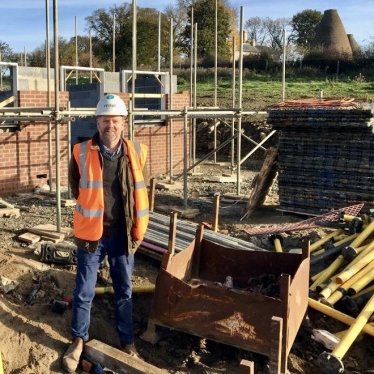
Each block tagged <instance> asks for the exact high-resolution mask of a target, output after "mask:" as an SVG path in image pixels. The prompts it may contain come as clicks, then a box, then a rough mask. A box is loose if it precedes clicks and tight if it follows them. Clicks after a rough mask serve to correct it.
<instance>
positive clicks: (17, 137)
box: [0, 91, 68, 197]
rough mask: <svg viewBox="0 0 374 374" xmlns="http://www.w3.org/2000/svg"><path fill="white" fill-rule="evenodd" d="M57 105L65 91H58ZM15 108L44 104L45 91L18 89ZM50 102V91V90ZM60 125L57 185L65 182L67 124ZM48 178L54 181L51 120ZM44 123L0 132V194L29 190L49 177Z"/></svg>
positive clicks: (65, 100)
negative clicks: (50, 172) (58, 181)
mask: <svg viewBox="0 0 374 374" xmlns="http://www.w3.org/2000/svg"><path fill="white" fill-rule="evenodd" d="M59 95H60V96H59V100H60V106H66V105H67V103H68V92H60V93H59ZM18 100H19V101H18V102H19V107H25V108H30V107H33V108H34V107H47V104H48V91H19V92H18ZM51 102H52V103H54V92H51ZM59 126H60V139H59V141H60V166H61V173H60V176H61V184H62V185H66V183H67V149H68V148H67V147H68V145H67V125H66V124H61V125H59ZM51 143H52V163H53V166H52V179H53V181H54V182H55V181H56V153H55V123H54V121H53V122H51ZM48 144H49V143H48V122H41V121H35V122H20V123H19V127H18V130H17V131H15V132H0V153H1V158H0V197H4V196H8V195H10V194H13V193H20V192H31V191H32V190H33V189H34V188H35V187H37V186H39V185H41V184H45V183H47V180H48V178H49V157H48V152H49V151H48V149H49V145H48Z"/></svg>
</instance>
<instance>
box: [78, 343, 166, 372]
mask: <svg viewBox="0 0 374 374" xmlns="http://www.w3.org/2000/svg"><path fill="white" fill-rule="evenodd" d="M84 353H85V354H86V356H87V358H88V359H89V360H91V361H93V362H96V363H98V364H100V365H101V366H103V367H106V368H108V369H110V370H114V371H116V370H120V369H122V370H123V369H124V370H126V372H128V373H129V374H167V373H168V371H167V370H164V369H159V368H157V367H156V366H153V365H151V364H149V363H148V362H145V361H143V360H141V359H139V358H137V357H133V356H130V355H128V354H127V353H125V352H122V351H120V350H119V349H116V348H113V347H111V346H109V345H107V344H105V343H103V342H100V341H98V340H95V339H93V340H90V341H89V342H87V343H86V344H85V346H84Z"/></svg>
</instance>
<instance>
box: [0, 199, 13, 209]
mask: <svg viewBox="0 0 374 374" xmlns="http://www.w3.org/2000/svg"><path fill="white" fill-rule="evenodd" d="M0 205H4V206H5V207H6V208H10V209H13V208H14V205H12V204H9V203H7V202H6V201H5V200H3V199H0Z"/></svg>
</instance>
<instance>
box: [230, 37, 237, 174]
mask: <svg viewBox="0 0 374 374" xmlns="http://www.w3.org/2000/svg"><path fill="white" fill-rule="evenodd" d="M235 44H236V41H235V36H233V38H232V107H233V108H234V107H235V79H236V77H235V73H236V68H235ZM234 131H235V118H234V117H233V118H232V126H231V136H233V135H234ZM234 164H235V142H234V140H233V141H232V142H231V171H233V170H234Z"/></svg>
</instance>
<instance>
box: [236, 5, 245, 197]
mask: <svg viewBox="0 0 374 374" xmlns="http://www.w3.org/2000/svg"><path fill="white" fill-rule="evenodd" d="M243 25H244V8H243V7H242V6H241V7H240V54H239V96H238V105H239V108H240V110H241V108H242V104H243V102H242V101H243V98H242V94H243V31H244V27H243ZM241 133H242V116H241V111H240V112H239V113H238V137H237V150H236V152H237V170H236V193H237V195H240V160H241V148H242V143H241V142H242V137H241Z"/></svg>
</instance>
